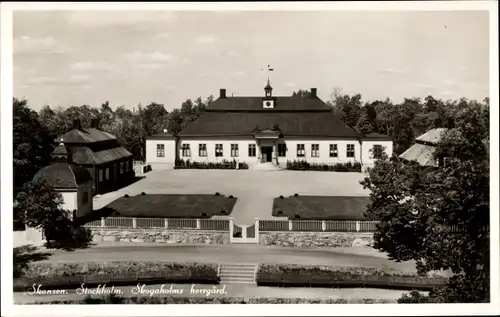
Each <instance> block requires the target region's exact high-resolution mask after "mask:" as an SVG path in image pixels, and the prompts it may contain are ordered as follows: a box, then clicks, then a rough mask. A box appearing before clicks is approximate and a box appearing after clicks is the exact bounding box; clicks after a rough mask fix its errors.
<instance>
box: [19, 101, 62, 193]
mask: <svg viewBox="0 0 500 317" xmlns="http://www.w3.org/2000/svg"><path fill="white" fill-rule="evenodd" d="M13 119H14V122H13V138H14V140H13V141H14V143H13V150H14V153H13V159H14V195H17V192H18V191H19V190H20V189H21V188H22V186H23V184H25V183H26V182H29V181H31V180H32V179H33V176H35V174H36V172H37V171H38V170H39V169H40V168H42V167H44V166H47V165H48V164H50V162H51V159H52V158H51V154H52V150H53V142H54V138H55V135H53V134H51V133H50V132H49V131H48V130H47V128H46V127H45V126H43V125H42V124H41V123H40V122H39V120H38V114H37V113H36V112H35V111H33V110H31V109H30V108H29V107H28V105H27V101H26V100H18V99H16V98H14V100H13ZM14 197H15V196H14Z"/></svg>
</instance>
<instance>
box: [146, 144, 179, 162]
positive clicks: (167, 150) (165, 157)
mask: <svg viewBox="0 0 500 317" xmlns="http://www.w3.org/2000/svg"><path fill="white" fill-rule="evenodd" d="M175 151H176V149H175V140H174V139H165V140H156V139H155V140H146V164H149V165H151V167H152V168H153V169H155V170H162V169H172V168H174V165H175Z"/></svg>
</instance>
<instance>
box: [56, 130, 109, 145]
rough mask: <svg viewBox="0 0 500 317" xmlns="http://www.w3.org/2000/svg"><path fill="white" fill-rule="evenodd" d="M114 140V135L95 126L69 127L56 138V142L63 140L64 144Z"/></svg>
mask: <svg viewBox="0 0 500 317" xmlns="http://www.w3.org/2000/svg"><path fill="white" fill-rule="evenodd" d="M110 140H116V137H115V136H114V135H112V134H110V133H108V132H105V131H102V130H100V129H96V128H80V129H71V130H69V131H68V132H66V133H65V134H63V135H61V136H60V137H59V138H57V139H56V142H57V143H59V142H64V143H65V144H71V143H78V144H85V143H95V142H101V141H110Z"/></svg>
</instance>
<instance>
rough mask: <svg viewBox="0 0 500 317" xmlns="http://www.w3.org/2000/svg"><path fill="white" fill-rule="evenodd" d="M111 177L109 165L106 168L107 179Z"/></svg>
mask: <svg viewBox="0 0 500 317" xmlns="http://www.w3.org/2000/svg"><path fill="white" fill-rule="evenodd" d="M108 179H109V167H107V168H106V180H108Z"/></svg>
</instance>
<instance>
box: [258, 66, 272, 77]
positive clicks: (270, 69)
mask: <svg viewBox="0 0 500 317" xmlns="http://www.w3.org/2000/svg"><path fill="white" fill-rule="evenodd" d="M261 70H264V68H261ZM272 71H274V68H272V67H271V65H267V81H269V72H272Z"/></svg>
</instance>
